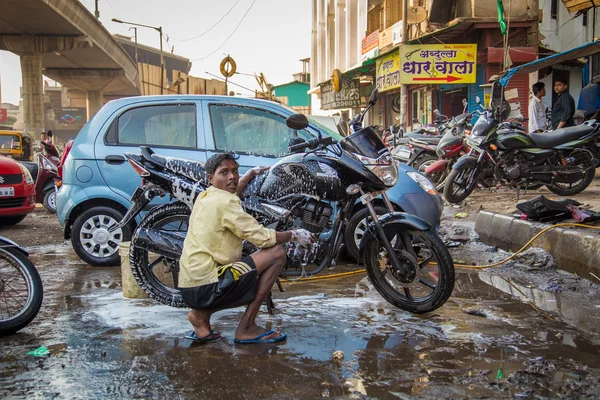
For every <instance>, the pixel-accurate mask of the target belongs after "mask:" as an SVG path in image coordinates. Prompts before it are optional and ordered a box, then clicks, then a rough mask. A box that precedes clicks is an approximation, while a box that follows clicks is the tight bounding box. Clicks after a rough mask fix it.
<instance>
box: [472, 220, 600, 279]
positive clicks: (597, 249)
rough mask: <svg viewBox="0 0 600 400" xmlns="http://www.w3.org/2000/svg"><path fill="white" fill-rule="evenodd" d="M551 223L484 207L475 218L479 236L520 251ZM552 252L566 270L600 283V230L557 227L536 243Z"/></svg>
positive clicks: (488, 242) (511, 249)
mask: <svg viewBox="0 0 600 400" xmlns="http://www.w3.org/2000/svg"><path fill="white" fill-rule="evenodd" d="M549 226H552V225H549V224H543V223H539V222H531V221H524V220H521V219H516V218H514V217H512V216H509V215H504V214H497V213H492V212H488V211H480V212H479V214H478V215H477V219H476V221H475V231H476V232H477V234H479V239H480V240H481V241H482V242H483V243H485V244H487V245H491V246H498V247H499V248H501V249H503V250H507V251H517V250H519V249H520V248H521V247H523V246H524V245H525V244H526V243H527V242H528V241H529V240H531V238H532V237H533V236H535V235H536V234H537V233H538V232H540V231H541V230H542V229H544V228H547V227H549ZM532 246H533V247H540V248H542V249H544V250H546V251H547V252H548V253H550V254H552V256H553V257H554V260H555V261H556V265H557V266H558V267H559V268H560V269H562V270H565V271H568V272H571V273H574V274H577V275H579V276H581V277H584V278H587V279H589V280H591V281H592V282H594V283H597V284H598V283H600V282H598V280H597V279H596V278H594V277H593V276H592V275H590V272H591V273H593V274H595V275H596V276H600V234H598V231H595V230H588V229H585V228H566V227H565V228H555V229H552V230H550V231H548V232H547V233H545V234H543V235H542V236H540V237H539V238H538V239H536V241H535V242H534V243H533V244H532Z"/></svg>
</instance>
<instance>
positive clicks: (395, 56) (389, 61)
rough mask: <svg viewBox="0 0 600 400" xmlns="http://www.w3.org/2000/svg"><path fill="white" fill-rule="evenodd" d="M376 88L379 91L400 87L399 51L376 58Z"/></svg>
mask: <svg viewBox="0 0 600 400" xmlns="http://www.w3.org/2000/svg"><path fill="white" fill-rule="evenodd" d="M376 72H377V89H379V91H380V92H385V91H386V90H392V89H396V88H399V87H400V53H398V52H396V51H395V52H393V53H392V54H388V55H387V56H385V57H381V58H378V59H377V70H376Z"/></svg>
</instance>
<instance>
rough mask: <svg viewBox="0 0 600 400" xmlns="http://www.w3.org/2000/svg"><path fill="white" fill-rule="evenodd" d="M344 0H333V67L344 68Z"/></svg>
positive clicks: (342, 69)
mask: <svg viewBox="0 0 600 400" xmlns="http://www.w3.org/2000/svg"><path fill="white" fill-rule="evenodd" d="M345 7H346V0H336V1H335V61H334V64H335V68H339V69H340V70H341V71H342V72H343V71H345V70H346V11H345V10H344V8H345Z"/></svg>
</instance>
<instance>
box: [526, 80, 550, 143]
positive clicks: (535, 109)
mask: <svg viewBox="0 0 600 400" xmlns="http://www.w3.org/2000/svg"><path fill="white" fill-rule="evenodd" d="M531 92H532V93H533V99H531V102H530V103H529V133H532V132H537V133H539V132H544V131H545V130H547V129H548V124H547V123H546V112H545V111H544V103H543V102H542V97H544V96H545V95H546V85H545V84H544V82H537V83H534V84H533V86H531Z"/></svg>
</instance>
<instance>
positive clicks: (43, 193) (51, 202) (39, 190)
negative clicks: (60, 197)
mask: <svg viewBox="0 0 600 400" xmlns="http://www.w3.org/2000/svg"><path fill="white" fill-rule="evenodd" d="M59 163H60V159H59V158H58V157H57V156H55V155H50V154H47V155H46V156H44V155H42V154H38V175H37V178H36V180H35V198H36V200H37V202H38V203H42V204H43V205H44V208H46V210H48V211H50V212H51V213H56V187H55V180H56V178H58V164H59Z"/></svg>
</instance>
